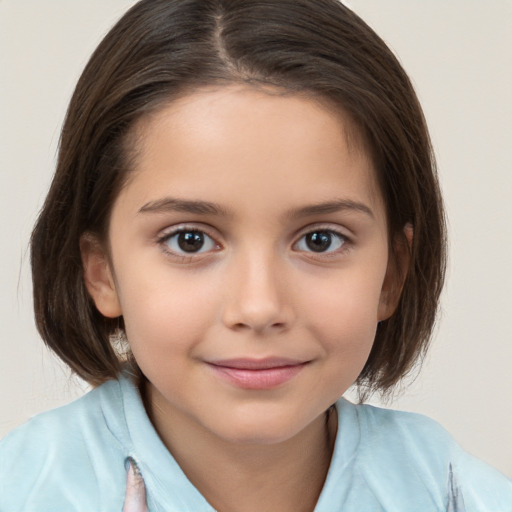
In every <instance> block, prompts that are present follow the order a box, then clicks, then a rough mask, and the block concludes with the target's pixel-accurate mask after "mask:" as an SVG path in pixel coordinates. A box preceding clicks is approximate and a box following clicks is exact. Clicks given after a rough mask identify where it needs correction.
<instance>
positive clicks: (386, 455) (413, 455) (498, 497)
mask: <svg viewBox="0 0 512 512" xmlns="http://www.w3.org/2000/svg"><path fill="white" fill-rule="evenodd" d="M350 407H351V408H353V409H354V411H355V417H356V418H357V421H358V423H359V428H360V440H361V441H360V450H359V462H360V464H361V466H362V467H363V468H364V472H365V475H366V476H365V478H367V479H368V480H379V483H378V484H376V485H378V486H380V487H382V485H389V489H398V488H400V487H401V485H403V482H407V485H408V487H409V488H410V489H415V491H414V492H415V493H421V492H422V491H423V492H425V494H429V495H430V497H429V498H428V499H432V502H433V503H434V502H435V503H436V504H437V506H441V505H443V510H453V511H456V512H466V511H468V512H469V511H473V510H474V511H483V512H486V511H489V512H491V511H501V510H503V511H505V510H507V511H508V510H512V482H511V481H510V480H509V479H507V478H506V477H505V476H504V475H502V474H501V473H499V472H498V471H496V470H495V469H493V468H492V467H490V466H489V465H487V464H486V463H484V462H482V461H480V460H479V459H477V458H475V457H473V456H472V455H470V454H469V453H467V452H466V451H464V450H463V449H462V448H461V447H460V445H459V444H458V443H457V442H456V441H455V440H454V439H453V437H452V436H451V435H450V434H449V433H448V432H447V431H446V430H445V429H444V428H443V427H442V426H441V425H439V423H437V422H436V421H434V420H432V419H430V418H428V417H426V416H423V415H421V414H416V413H408V412H402V411H393V410H389V409H383V408H379V407H373V406H370V405H350ZM450 507H451V508H450ZM457 507H458V508H457Z"/></svg>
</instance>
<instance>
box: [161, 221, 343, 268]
mask: <svg viewBox="0 0 512 512" xmlns="http://www.w3.org/2000/svg"><path fill="white" fill-rule="evenodd" d="M182 234H198V235H201V236H202V237H203V240H204V239H207V240H209V241H210V242H209V244H210V245H213V246H214V247H213V248H209V249H207V250H202V249H203V246H204V243H203V245H201V247H200V249H199V251H197V252H193V251H191V252H189V253H187V252H186V251H183V249H178V250H173V249H171V248H170V247H169V241H171V240H172V239H173V238H175V237H176V238H177V237H179V235H182ZM314 234H322V235H328V236H330V237H331V241H330V244H332V238H333V237H334V238H336V239H338V241H339V243H340V245H339V247H338V248H335V250H328V251H315V250H309V251H308V250H301V249H295V248H296V247H297V246H298V245H299V244H300V243H302V242H303V241H305V239H306V237H307V236H308V235H314ZM191 241H192V242H193V240H191ZM157 243H158V244H159V245H160V246H161V247H162V250H163V251H164V252H165V253H166V254H168V255H170V256H171V257H173V258H178V259H180V260H181V261H182V262H184V263H190V262H193V261H197V260H198V258H201V257H205V256H206V255H208V254H211V253H212V252H217V251H219V250H221V249H222V245H221V244H219V243H218V242H217V241H216V240H215V238H214V237H213V236H211V235H210V234H208V232H207V231H206V230H204V229H201V228H198V227H194V226H186V225H183V226H180V227H177V228H176V229H173V230H171V231H168V232H166V233H164V234H163V235H161V236H160V237H158V239H157ZM178 243H179V242H178ZM305 243H307V242H305ZM351 245H352V241H351V239H350V238H349V237H348V236H347V235H345V234H343V233H341V232H339V231H338V230H336V229H332V228H331V227H326V226H325V227H324V226H318V227H314V228H309V229H307V230H305V231H303V232H302V233H301V235H300V237H299V238H298V239H297V241H296V242H294V244H293V245H292V249H293V250H294V251H296V252H302V253H304V254H308V255H309V257H310V258H318V259H326V258H332V257H335V256H338V255H340V254H344V253H345V252H346V251H347V250H349V249H350V248H351ZM328 248H330V247H328ZM179 250H182V251H183V252H178V251H179Z"/></svg>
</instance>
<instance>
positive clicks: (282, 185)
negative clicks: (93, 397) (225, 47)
mask: <svg viewBox="0 0 512 512" xmlns="http://www.w3.org/2000/svg"><path fill="white" fill-rule="evenodd" d="M270 92H272V91H270ZM273 92H274V93H273V94H271V93H266V92H265V91H261V90H259V91H256V90H254V89H249V88H247V87H237V86H230V87H224V88H221V89H208V90H206V89H205V90H201V91H197V92H195V93H193V94H191V95H190V96H186V97H184V98H181V99H179V100H176V101H174V102H172V103H170V104H169V105H167V106H166V107H164V108H162V109H161V110H160V111H159V112H157V113H156V114H154V115H152V116H151V117H150V118H148V119H145V120H144V121H143V122H141V123H140V124H139V125H138V126H137V130H138V135H139V140H141V141H142V142H141V146H140V148H138V149H139V151H138V158H137V161H136V164H135V168H134V170H133V172H132V173H131V175H130V178H129V180H128V182H127V184H126V186H125V187H124V188H123V190H122V191H121V192H120V194H119V197H118V198H117V200H116V202H115V204H114V206H113V210H112V216H111V221H110V227H109V243H108V247H103V246H101V244H100V243H99V242H97V241H95V239H94V237H90V236H86V237H84V238H83V239H82V254H83V259H84V267H85V269H86V271H85V279H86V284H87V287H88V290H89V292H90V294H91V296H92V297H93V299H94V301H95V303H96V306H97V308H98V309H99V311H100V312H101V313H102V314H103V315H105V316H107V317H111V318H115V317H118V316H120V315H123V318H124V322H125V326H126V334H127V337H128V340H129V343H130V346H131V349H132V351H133V353H134V356H135V358H136V360H137V363H138V364H139V366H140V368H141V369H142V371H143V373H144V375H145V376H146V377H147V383H146V387H145V390H144V396H145V401H146V408H147V411H148V414H149V416H150V418H151V420H152V422H153V424H154V425H155V428H156V430H157V432H158V433H159V435H160V437H161V438H162V440H163V441H164V443H165V445H166V446H167V447H168V448H169V450H170V451H171V452H172V454H173V456H174V457H175V458H176V460H177V461H178V463H179V464H180V466H181V467H182V469H183V470H184V472H185V473H186V474H187V476H188V477H189V479H190V480H191V481H192V483H194V485H196V487H197V488H198V489H199V491H200V492H202V494H203V495H204V496H205V498H206V499H207V500H208V501H209V502H210V503H211V504H212V506H213V507H214V508H216V509H217V510H220V511H222V512H230V511H235V510H236V511H237V512H250V511H255V510H258V511H262V510H265V511H266V510H279V511H282V512H285V511H288V510H289V511H294V512H297V511H310V510H313V508H314V505H315V503H316V501H317V499H318V496H319V494H320V491H321V489H322V485H323V483H324V480H325V476H326V474H327V470H328V466H329V461H330V457H331V454H332V449H333V443H334V435H335V432H336V423H335V415H331V418H330V419H329V420H328V421H326V411H327V410H328V408H329V407H330V406H331V405H332V404H333V403H334V402H335V401H336V400H337V399H338V398H339V397H340V396H341V395H342V394H343V393H344V392H345V391H346V390H347V389H348V387H349V386H350V385H351V384H352V383H353V382H354V381H355V380H356V378H357V376H358V375H359V373H360V371H361V370H362V368H363V366H364V364H365V362H366V360H367V358H368V355H369V352H370V349H371V347H372V343H373V340H374V337H375V331H376V327H377V323H378V322H379V321H380V320H384V319H386V318H388V317H389V316H390V315H391V314H392V313H393V310H394V307H395V304H396V302H397V299H398V297H396V292H395V291H396V290H397V286H396V284H397V283H396V276H395V275H394V272H393V270H392V269H394V268H395V267H394V266H393V265H390V264H389V261H388V255H389V243H388V237H387V225H386V216H385V210H384V203H383V200H382V197H381V194H380V192H379V189H378V186H377V182H376V179H375V173H374V169H373V167H372V163H371V161H370V160H369V158H368V157H367V155H366V153H365V151H364V150H363V149H362V146H361V144H359V143H358V142H357V139H356V138H354V137H353V136H351V135H350V129H351V125H350V122H349V121H348V119H347V118H346V117H345V116H344V115H343V114H342V113H340V112H339V111H335V110H334V109H333V108H329V107H328V106H326V105H325V104H321V103H319V102H317V101H314V100H313V99H308V98H306V97H299V96H294V95H286V96H284V95H279V94H275V91H273ZM180 201H181V202H180ZM183 201H188V202H190V201H194V202H207V203H214V204H215V205H216V208H215V210H214V209H212V208H210V207H208V208H205V207H204V204H203V203H201V204H202V208H200V209H198V208H191V207H190V204H189V203H187V204H188V205H185V206H186V207H185V206H184V204H183V203H182V202H183ZM320 204H323V205H326V204H328V205H329V208H327V207H325V208H309V209H305V208H306V207H310V206H313V205H320ZM177 205H179V208H178V207H177ZM177 229H184V230H185V231H187V230H188V232H190V230H191V229H194V230H200V231H201V232H203V233H205V234H206V235H204V245H203V246H202V248H201V249H200V250H199V252H195V253H186V252H184V251H183V250H182V249H181V248H180V245H179V243H178V242H179V236H178V235H176V230H177ZM308 233H317V234H320V236H327V239H328V247H327V248H326V249H325V250H324V248H322V251H321V252H315V251H313V250H311V247H310V245H308V243H307V241H308V238H307V237H306V235H307V234H308ZM322 234H323V235H322ZM329 244H330V245H329ZM398 288H399V287H398ZM393 290H395V291H393ZM272 357H274V358H275V357H279V358H291V359H293V360H294V361H298V362H300V363H301V368H300V371H298V373H297V374H296V375H294V376H293V377H292V378H290V379H289V380H287V381H286V382H284V383H282V384H280V385H277V386H274V387H270V388H269V389H246V388H244V387H240V386H239V385H237V384H233V383H232V382H229V381H227V380H225V379H224V378H222V377H221V376H219V374H218V372H216V371H214V370H212V366H211V364H210V363H212V361H218V360H225V359H232V358H250V359H251V360H256V361H259V360H261V359H265V358H272ZM304 482H308V485H304Z"/></svg>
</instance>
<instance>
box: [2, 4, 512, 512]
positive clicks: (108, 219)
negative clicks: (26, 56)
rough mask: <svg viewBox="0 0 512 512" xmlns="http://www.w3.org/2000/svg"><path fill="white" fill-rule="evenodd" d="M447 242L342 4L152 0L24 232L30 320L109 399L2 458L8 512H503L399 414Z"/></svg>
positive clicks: (70, 122) (496, 491)
mask: <svg viewBox="0 0 512 512" xmlns="http://www.w3.org/2000/svg"><path fill="white" fill-rule="evenodd" d="M444 236H445V231H444V221H443V210H442V201H441V197H440V194H439V189H438V184H437V179H436V174H435V170H434V162H433V159H432V152H431V148H430V144H429V138H428V133H427V130H426V127H425V123H424V119H423V116H422V113H421V109H420V107H419V104H418V102H417V99H416V97H415V95H414V92H413V89H412V87H411V85H410V82H409V80H408V78H407V76H406V75H405V73H404V71H403V70H402V68H401V67H400V65H399V64H398V62H397V61H396V59H395V58H394V57H393V55H392V54H391V52H390V51H389V50H388V49H387V47H386V46H385V45H384V43H383V42H382V41H381V40H380V39H379V38H378V36H376V35H375V33H373V32H372V31H371V29H369V28H368V27H367V26H366V25H365V24H364V23H363V22H362V21H361V20H360V19H359V18H358V17H357V16H355V15H354V14H353V13H352V12H351V11H350V10H348V9H347V8H346V7H344V6H343V5H342V4H340V3H338V2H337V1H335V0H314V1H313V0H261V1H260V0H251V1H249V0H247V1H245V0H236V1H235V0H202V1H197V0H195V1H192V0H143V1H142V2H139V3H138V4H137V5H135V6H134V7H133V8H132V9H131V10H130V11H129V12H128V13H127V14H126V15H125V16H124V17H123V18H122V19H121V20H120V21H119V22H118V24H117V25H116V26H115V27H114V28H113V29H112V30H111V32H110V33H109V34H108V35H107V36H106V37H105V39H104V40H103V42H102V43H101V44H100V46H99V47H98V49H97V50H96V52H95V53H94V55H93V56H92V58H91V60H90V62H89V64H88V65H87V67H86V69H85V71H84V73H83V75H82V77H81V79H80V81H79V83H78V85H77V88H76V91H75V94H74V96H73V98H72V101H71V104H70V107H69V111H68V115H67V118H66V121H65V124H64V127H63V132H62V139H61V147H60V152H59V162H58V166H57V171H56V174H55V177H54V180H53V183H52V186H51V189H50V192H49V194H48V197H47V200H46V203H45V205H44V207H43V210H42V212H41V215H40V218H39V220H38V222H37V225H36V227H35V229H34V232H33V236H32V268H33V281H34V302H35V312H36V321H37V325H38V327H39V330H40V332H41V334H42V336H43V338H44V339H45V341H46V343H47V344H48V345H49V346H50V347H51V348H52V349H53V350H54V351H55V352H56V353H57V354H58V355H59V356H60V357H61V358H62V359H63V360H64V361H65V362H66V363H67V364H68V365H69V366H70V367H71V368H73V369H74V371H75V372H76V373H77V374H78V375H80V376H81V377H83V378H84V379H86V380H87V381H88V382H90V383H91V384H93V385H94V386H96V389H95V390H94V391H92V392H91V393H89V394H88V395H86V396H85V397H84V398H82V399H80V400H78V401H77V402H75V403H73V404H71V405H69V406H66V407H64V408H61V409H59V410H56V411H52V412H49V413H46V414H43V415H40V416H38V417H36V418H35V419H33V420H31V421H30V422H29V423H28V424H26V425H25V426H23V427H21V428H20V429H18V430H16V431H14V432H13V433H12V434H11V435H9V436H7V437H6V438H5V440H4V441H2V444H1V446H0V461H1V462H0V464H1V465H0V497H1V500H0V507H2V508H0V510H6V511H15V510H27V511H31V510H66V511H67V510H83V511H91V510H105V511H111V510H121V509H124V510H132V511H134V510H137V511H142V510H151V511H157V510H166V511H174V512H178V511H185V510H188V511H193V512H200V511H205V512H206V511H212V510H218V511H222V512H231V511H237V512H244V511H247V512H249V511H256V510H258V511H262V510H264V511H280V512H286V511H312V510H315V511H317V512H318V511H324V512H332V511H337V510H343V511H351V510H354V511H358V512H361V511H363V512H364V511H374V510H400V511H401V510H415V511H416V510H418V511H429V512H430V511H433V510H452V511H454V510H456V511H459V512H462V511H477V510H478V511H480V510H488V511H502V510H503V511H505V510H510V509H511V508H512V484H511V483H510V482H509V481H508V480H507V479H506V478H505V477H503V476H502V475H500V474H499V473H498V472H495V471H494V470H492V469H491V468H489V467H487V466H486V465H484V464H483V463H481V462H479V461H477V460H475V459H473V458H472V457H470V456H469V455H468V454H466V453H464V452H463V451H462V450H461V449H460V448H459V447H458V446H457V445H456V444H455V443H454V442H453V440H452V439H451V438H450V437H449V435H448V434H446V433H445V432H444V431H443V430H442V429H441V428H440V427H439V426H438V425H436V424H435V423H433V422H432V421H430V420H427V419H425V418H423V417H420V416H417V415H412V414H405V413H398V412H392V411H386V410H381V409H377V408H372V407H369V406H365V405H357V406H356V405H353V404H350V403H349V402H347V401H345V400H343V399H340V397H341V396H342V395H343V393H344V392H345V391H346V390H347V389H348V387H349V386H350V385H351V384H353V383H354V382H355V383H356V384H357V385H358V387H359V390H360V395H361V398H364V397H366V396H368V394H369V393H371V392H373V391H381V392H384V393H385V392H388V391H390V390H391V389H392V388H393V386H395V385H396V384H397V383H398V382H400V380H401V378H402V377H403V376H404V375H405V374H406V373H407V372H408V371H409V370H410V369H411V367H412V366H413V365H414V363H415V361H416V360H417V359H418V358H419V357H420V356H421V355H422V354H424V352H425V350H426V348H427V344H428V340H429V338H430V334H431V329H432V325H433V322H434V319H435V313H436V310H437V303H438V299H439V294H440V291H441V288H442V283H443V276H444V255H445V253H444Z"/></svg>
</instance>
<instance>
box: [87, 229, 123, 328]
mask: <svg viewBox="0 0 512 512" xmlns="http://www.w3.org/2000/svg"><path fill="white" fill-rule="evenodd" d="M80 252H81V254H82V265H83V267H84V282H85V287H86V288H87V291H88V292H89V295H90V296H91V297H92V300H93V301H94V304H96V308H97V309H98V311H99V312H100V313H101V314H102V315H103V316H106V317H108V318H117V317H119V316H121V315H122V314H123V313H122V310H121V304H120V303H119V297H118V295H117V291H116V287H115V282H114V278H113V274H112V270H111V268H110V262H109V259H108V255H107V252H106V251H105V249H104V248H103V245H102V244H101V243H100V241H99V240H98V238H97V237H96V236H95V235H93V234H91V233H85V234H84V235H82V237H81V238H80Z"/></svg>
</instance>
